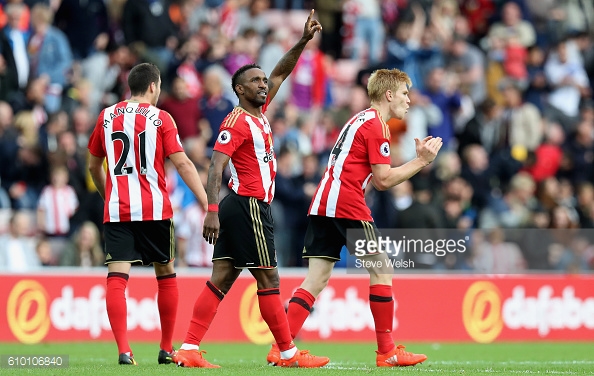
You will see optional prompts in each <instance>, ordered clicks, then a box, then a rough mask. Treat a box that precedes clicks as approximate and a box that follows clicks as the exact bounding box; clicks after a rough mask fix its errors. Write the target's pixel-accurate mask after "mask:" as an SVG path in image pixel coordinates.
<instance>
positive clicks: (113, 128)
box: [89, 63, 207, 365]
mask: <svg viewBox="0 0 594 376" xmlns="http://www.w3.org/2000/svg"><path fill="white" fill-rule="evenodd" d="M128 86H129V87H130V92H131V98H130V99H129V100H127V101H123V102H119V103H117V104H115V105H113V106H111V107H108V108H106V109H104V110H103V111H101V113H100V114H99V117H98V119H97V124H96V125H95V129H94V130H93V133H92V134H91V137H90V139H89V152H90V153H91V156H90V159H89V171H90V173H91V176H92V178H93V181H94V182H95V185H96V186H97V190H98V192H99V194H100V195H101V197H103V199H104V200H105V214H104V222H105V250H106V252H107V254H106V257H105V263H106V264H107V291H106V293H105V305H106V307H107V316H108V317H109V323H110V324H111V330H112V332H113V335H114V337H115V340H116V343H117V345H118V352H119V360H118V362H119V364H133V365H136V361H135V360H134V355H133V354H132V350H131V349H130V344H129V343H128V336H127V320H126V319H127V305H126V296H125V291H126V285H127V284H128V276H129V274H130V268H131V265H132V264H133V263H142V264H145V265H147V264H153V266H154V268H155V275H156V276H157V283H158V289H159V292H158V296H157V306H158V309H159V317H160V320H161V350H160V351H159V356H158V362H159V363H160V364H167V363H171V362H172V355H173V347H172V343H171V340H172V336H173V329H174V327H175V318H176V315H177V304H178V300H179V298H178V297H179V294H178V290H177V281H176V278H175V270H174V268H173V258H174V255H175V236H174V233H173V221H172V219H171V218H172V217H173V210H172V208H171V202H170V201H169V195H168V193H167V184H166V183H165V158H167V157H169V159H170V160H171V162H173V165H174V166H175V168H177V171H178V172H179V174H180V176H181V177H182V179H183V180H184V182H186V184H187V185H188V187H190V189H191V190H192V192H193V193H194V195H196V197H197V198H198V200H199V201H200V203H201V204H202V205H203V206H204V207H206V205H207V201H206V192H205V191H204V187H203V186H202V183H201V182H200V177H199V176H198V172H197V171H196V167H194V164H193V163H192V161H190V159H189V158H188V157H187V155H186V153H184V149H183V148H182V145H181V143H180V141H179V136H178V134H177V128H176V126H175V122H174V121H173V118H172V117H171V115H169V114H168V113H167V112H166V111H162V110H160V109H158V108H157V107H155V106H156V104H157V101H158V100H159V94H160V93H161V74H160V72H159V69H158V68H157V67H156V66H155V65H153V64H146V63H144V64H139V65H137V66H135V67H134V68H132V70H131V71H130V74H129V75H128ZM105 159H107V174H106V172H105V170H104V168H103V162H104V160H105Z"/></svg>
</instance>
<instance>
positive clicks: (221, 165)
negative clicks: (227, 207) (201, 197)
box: [202, 151, 231, 244]
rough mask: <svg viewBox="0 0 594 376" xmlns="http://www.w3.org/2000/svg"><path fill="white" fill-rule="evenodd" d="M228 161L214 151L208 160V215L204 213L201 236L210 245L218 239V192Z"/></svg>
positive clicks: (228, 158)
mask: <svg viewBox="0 0 594 376" xmlns="http://www.w3.org/2000/svg"><path fill="white" fill-rule="evenodd" d="M230 159H231V158H230V157H229V156H228V155H227V154H224V153H221V152H219V151H214V152H213V153H212V158H211V160H210V168H209V169H208V183H207V184H206V194H207V197H208V213H206V218H204V228H203V230H202V236H203V237H204V239H206V241H208V242H209V243H210V244H215V243H216V242H217V239H218V238H219V228H220V223H219V212H218V204H219V192H220V191H221V180H222V179H223V170H224V169H225V167H226V166H227V164H228V163H229V160H230ZM211 205H212V206H211ZM211 208H216V210H211Z"/></svg>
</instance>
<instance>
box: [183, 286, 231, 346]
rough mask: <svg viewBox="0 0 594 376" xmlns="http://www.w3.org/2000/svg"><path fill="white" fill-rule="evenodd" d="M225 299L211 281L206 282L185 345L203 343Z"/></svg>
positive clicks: (196, 305)
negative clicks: (220, 304)
mask: <svg viewBox="0 0 594 376" xmlns="http://www.w3.org/2000/svg"><path fill="white" fill-rule="evenodd" d="M224 297H225V294H223V293H222V292H221V290H219V289H218V288H217V287H216V286H215V285H213V284H212V283H211V282H210V281H207V282H206V288H205V289H203V290H202V293H201V294H200V296H199V297H198V299H196V303H194V311H193V313H192V320H191V321H190V327H189V328H188V333H186V339H184V343H187V344H190V345H200V341H202V338H203V337H204V335H205V334H206V331H207V330H208V327H209V326H210V323H211V322H212V320H213V319H214V317H215V315H216V313H217V308H218V307H219V303H221V300H223V298H224Z"/></svg>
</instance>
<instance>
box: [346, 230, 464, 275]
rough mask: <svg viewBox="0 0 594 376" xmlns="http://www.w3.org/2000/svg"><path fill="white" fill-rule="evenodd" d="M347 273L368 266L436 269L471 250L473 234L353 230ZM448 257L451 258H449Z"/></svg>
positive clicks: (362, 271) (430, 231) (440, 231)
mask: <svg viewBox="0 0 594 376" xmlns="http://www.w3.org/2000/svg"><path fill="white" fill-rule="evenodd" d="M347 243H348V244H347V248H348V256H347V265H346V266H347V272H352V273H367V271H366V269H369V268H376V269H382V270H386V271H388V270H391V269H419V270H420V269H433V268H435V266H436V265H438V264H440V263H447V262H448V261H449V262H452V261H453V262H455V259H456V258H458V257H465V254H466V253H467V251H468V250H469V249H470V236H469V235H468V234H464V233H463V232H461V231H458V230H450V229H381V230H372V229H371V228H366V229H352V230H348V231H347ZM448 259H449V260H448Z"/></svg>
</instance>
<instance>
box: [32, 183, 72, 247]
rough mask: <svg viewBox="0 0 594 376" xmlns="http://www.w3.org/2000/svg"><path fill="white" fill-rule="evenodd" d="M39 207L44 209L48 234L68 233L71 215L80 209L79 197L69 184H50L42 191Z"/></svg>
mask: <svg viewBox="0 0 594 376" xmlns="http://www.w3.org/2000/svg"><path fill="white" fill-rule="evenodd" d="M37 208H38V209H39V210H41V211H43V218H44V224H45V228H44V229H43V230H44V231H45V233H46V234H48V235H66V234H68V232H69V231H70V217H72V216H73V215H74V213H75V212H76V209H78V198H77V197H76V192H74V188H72V187H71V186H69V185H66V186H64V187H61V188H55V187H54V186H51V185H48V186H46V187H45V188H43V190H42V191H41V195H40V196H39V202H38V203H37Z"/></svg>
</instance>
